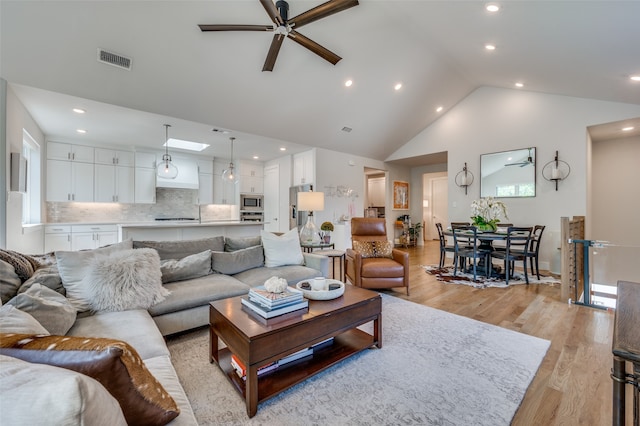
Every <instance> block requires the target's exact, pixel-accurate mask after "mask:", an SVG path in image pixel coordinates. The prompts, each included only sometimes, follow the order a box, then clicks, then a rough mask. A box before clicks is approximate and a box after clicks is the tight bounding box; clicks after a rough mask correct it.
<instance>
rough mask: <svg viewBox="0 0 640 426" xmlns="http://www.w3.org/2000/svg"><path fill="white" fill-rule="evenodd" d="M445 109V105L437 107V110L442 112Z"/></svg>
mask: <svg viewBox="0 0 640 426" xmlns="http://www.w3.org/2000/svg"><path fill="white" fill-rule="evenodd" d="M443 109H444V107H441V106H439V107H438V108H436V112H441V111H442V110H443Z"/></svg>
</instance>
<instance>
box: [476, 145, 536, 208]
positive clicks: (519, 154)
mask: <svg viewBox="0 0 640 426" xmlns="http://www.w3.org/2000/svg"><path fill="white" fill-rule="evenodd" d="M480 196H481V197H498V198H510V197H535V196H536V148H535V147H531V148H523V149H515V150H512V151H502V152H494V153H491V154H482V155H480Z"/></svg>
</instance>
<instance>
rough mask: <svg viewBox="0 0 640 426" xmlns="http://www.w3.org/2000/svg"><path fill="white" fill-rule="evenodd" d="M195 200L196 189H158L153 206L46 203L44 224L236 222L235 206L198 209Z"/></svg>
mask: <svg viewBox="0 0 640 426" xmlns="http://www.w3.org/2000/svg"><path fill="white" fill-rule="evenodd" d="M197 199H198V190H197V189H175V188H157V189H156V203H155V204H119V203H58V202H47V203H46V204H47V222H48V223H64V222H93V223H95V222H105V223H125V222H149V221H153V220H155V219H156V218H176V217H183V218H184V217H188V218H196V219H197V218H198V217H199V216H200V217H201V218H202V221H210V220H236V219H238V218H237V211H238V210H237V207H236V206H231V205H217V204H209V205H205V206H198V205H197V204H196V200H197Z"/></svg>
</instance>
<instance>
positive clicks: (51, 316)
mask: <svg viewBox="0 0 640 426" xmlns="http://www.w3.org/2000/svg"><path fill="white" fill-rule="evenodd" d="M7 305H14V306H15V307H16V308H18V309H20V310H21V311H23V312H27V313H28V314H30V315H31V316H32V317H34V318H35V319H36V320H37V321H38V322H39V323H40V324H41V325H42V326H43V327H44V328H46V329H47V331H48V332H49V333H51V334H61V335H64V334H67V331H69V329H70V328H71V326H72V325H73V323H74V322H75V321H76V308H74V307H73V305H72V304H71V303H70V302H69V301H68V300H67V298H66V297H64V296H63V295H61V294H59V293H56V292H55V291H53V290H51V289H50V288H47V287H44V286H42V285H40V284H34V285H32V286H31V287H30V288H29V290H27V291H26V292H24V293H20V294H18V295H17V296H16V297H14V298H13V299H11V300H9V301H8V302H7Z"/></svg>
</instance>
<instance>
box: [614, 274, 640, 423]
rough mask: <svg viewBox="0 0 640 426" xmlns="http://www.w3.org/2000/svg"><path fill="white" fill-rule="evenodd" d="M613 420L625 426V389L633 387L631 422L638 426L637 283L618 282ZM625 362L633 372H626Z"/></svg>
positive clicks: (639, 331) (639, 352)
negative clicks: (630, 366) (630, 365)
mask: <svg viewBox="0 0 640 426" xmlns="http://www.w3.org/2000/svg"><path fill="white" fill-rule="evenodd" d="M611 346H612V352H613V369H612V373H611V378H612V379H613V407H612V412H613V421H612V424H613V425H614V426H624V425H625V411H626V407H625V396H626V395H625V388H626V386H627V385H631V386H632V387H633V423H632V424H634V425H638V424H640V412H639V410H640V395H639V389H640V388H639V386H640V383H639V381H640V283H634V282H629V281H618V306H617V308H616V315H615V321H614V326H613V342H612V345H611ZM627 362H629V363H631V364H632V365H633V371H632V372H627V369H626V364H627Z"/></svg>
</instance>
